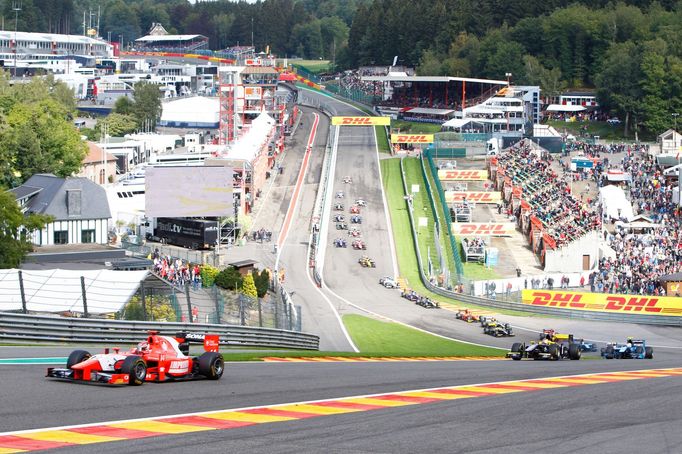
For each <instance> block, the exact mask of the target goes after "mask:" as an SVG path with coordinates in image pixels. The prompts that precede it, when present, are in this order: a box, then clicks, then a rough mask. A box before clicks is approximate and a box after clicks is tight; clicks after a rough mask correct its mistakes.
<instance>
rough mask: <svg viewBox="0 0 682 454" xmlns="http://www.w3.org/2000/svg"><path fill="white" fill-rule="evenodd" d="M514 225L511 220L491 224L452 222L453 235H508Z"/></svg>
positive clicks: (514, 228) (513, 229)
mask: <svg viewBox="0 0 682 454" xmlns="http://www.w3.org/2000/svg"><path fill="white" fill-rule="evenodd" d="M515 230H516V227H515V225H514V223H513V222H504V223H498V224H492V223H487V222H453V223H452V234H453V235H471V236H510V235H511V234H512V233H513V232H514V231H515Z"/></svg>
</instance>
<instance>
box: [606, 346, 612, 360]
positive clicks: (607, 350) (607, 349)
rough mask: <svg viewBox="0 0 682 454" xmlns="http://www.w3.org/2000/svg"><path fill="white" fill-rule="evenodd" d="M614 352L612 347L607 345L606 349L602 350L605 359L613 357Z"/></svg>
mask: <svg viewBox="0 0 682 454" xmlns="http://www.w3.org/2000/svg"><path fill="white" fill-rule="evenodd" d="M613 356H614V352H613V347H612V346H611V345H609V346H608V347H606V350H604V358H606V359H613Z"/></svg>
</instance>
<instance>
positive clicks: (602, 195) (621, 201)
mask: <svg viewBox="0 0 682 454" xmlns="http://www.w3.org/2000/svg"><path fill="white" fill-rule="evenodd" d="M599 201H600V202H601V204H602V207H603V210H604V213H605V214H606V215H607V216H609V217H611V218H613V219H620V218H625V219H627V220H628V221H629V220H631V219H632V218H634V217H635V215H634V213H633V211H632V204H631V203H630V201H629V200H628V199H627V197H625V192H623V190H622V189H621V188H619V187H617V186H613V185H608V186H604V187H602V188H599Z"/></svg>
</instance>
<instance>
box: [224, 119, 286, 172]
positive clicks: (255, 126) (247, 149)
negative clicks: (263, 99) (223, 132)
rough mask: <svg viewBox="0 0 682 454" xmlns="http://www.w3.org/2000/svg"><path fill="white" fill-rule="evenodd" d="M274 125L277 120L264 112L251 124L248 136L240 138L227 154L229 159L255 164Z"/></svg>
mask: <svg viewBox="0 0 682 454" xmlns="http://www.w3.org/2000/svg"><path fill="white" fill-rule="evenodd" d="M274 125H275V120H274V119H273V118H272V117H271V116H270V115H268V114H267V113H265V112H263V113H261V114H260V115H258V116H257V117H256V118H255V119H254V120H253V121H252V122H251V128H250V129H249V130H248V131H247V132H246V134H244V135H243V136H242V137H240V138H239V140H237V142H235V144H234V145H233V146H232V148H231V149H230V150H229V151H228V152H227V157H228V158H232V159H243V160H245V161H247V162H253V160H254V159H255V158H256V156H258V154H259V153H260V151H261V149H262V148H263V146H264V145H265V142H266V140H267V139H268V137H269V136H270V133H271V132H272V128H273V127H274Z"/></svg>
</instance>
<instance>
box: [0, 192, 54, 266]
mask: <svg viewBox="0 0 682 454" xmlns="http://www.w3.org/2000/svg"><path fill="white" fill-rule="evenodd" d="M48 222H51V218H50V217H49V216H44V215H37V214H30V215H28V216H24V215H23V214H22V213H21V208H20V207H19V205H18V204H17V202H16V200H15V198H14V194H13V193H11V192H8V191H6V190H4V189H3V188H1V187H0V268H17V267H18V266H19V264H20V263H21V261H22V260H23V258H24V257H25V256H26V254H27V253H28V252H30V251H31V250H32V249H33V245H32V244H31V241H30V234H31V233H33V232H35V231H36V230H40V229H42V228H43V227H44V226H45V224H47V223H48Z"/></svg>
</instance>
